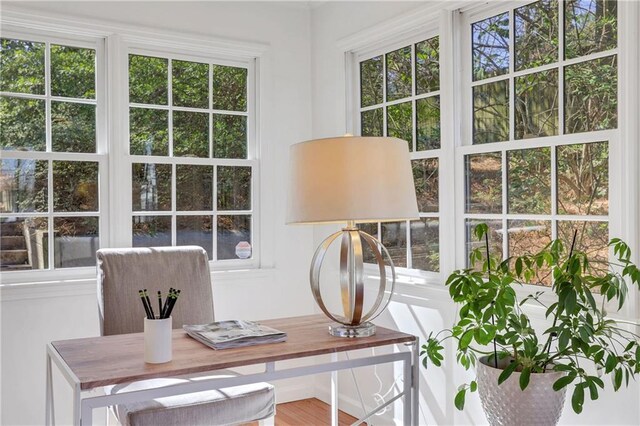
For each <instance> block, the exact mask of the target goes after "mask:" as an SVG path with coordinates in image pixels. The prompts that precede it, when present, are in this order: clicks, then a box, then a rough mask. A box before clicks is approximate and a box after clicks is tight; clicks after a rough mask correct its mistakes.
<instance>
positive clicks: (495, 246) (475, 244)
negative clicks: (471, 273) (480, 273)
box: [464, 219, 504, 269]
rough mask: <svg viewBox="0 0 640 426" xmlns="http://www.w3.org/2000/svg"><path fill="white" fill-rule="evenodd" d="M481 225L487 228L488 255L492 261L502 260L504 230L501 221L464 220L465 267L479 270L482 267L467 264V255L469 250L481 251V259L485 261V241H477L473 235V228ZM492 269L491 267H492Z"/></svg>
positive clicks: (477, 264)
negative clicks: (485, 225) (484, 224)
mask: <svg viewBox="0 0 640 426" xmlns="http://www.w3.org/2000/svg"><path fill="white" fill-rule="evenodd" d="M481 223H486V224H487V226H488V227H489V235H488V237H489V254H490V255H491V258H492V259H500V260H501V259H502V239H503V238H504V229H502V221H501V220H490V219H466V220H465V223H464V224H465V235H466V240H465V241H466V253H467V257H466V259H467V267H468V268H474V269H481V268H482V265H481V264H480V263H476V264H474V265H471V264H470V262H469V255H470V254H471V250H475V249H478V248H479V249H482V253H483V256H482V259H483V260H484V261H486V243H485V241H478V240H477V239H476V237H475V235H474V234H473V230H474V229H475V227H476V226H477V225H479V224H481ZM492 267H493V266H492Z"/></svg>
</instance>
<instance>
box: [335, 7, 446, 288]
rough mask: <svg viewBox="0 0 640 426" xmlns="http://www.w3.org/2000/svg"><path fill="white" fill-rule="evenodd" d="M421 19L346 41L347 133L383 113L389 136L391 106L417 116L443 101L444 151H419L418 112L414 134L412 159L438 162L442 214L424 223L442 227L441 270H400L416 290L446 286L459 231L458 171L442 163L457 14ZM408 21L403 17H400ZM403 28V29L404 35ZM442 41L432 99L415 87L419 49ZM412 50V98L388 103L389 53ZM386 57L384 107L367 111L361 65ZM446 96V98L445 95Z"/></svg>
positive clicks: (427, 13)
mask: <svg viewBox="0 0 640 426" xmlns="http://www.w3.org/2000/svg"><path fill="white" fill-rule="evenodd" d="M419 16H420V18H419V19H416V20H415V21H416V22H415V24H411V25H410V28H409V29H408V30H407V29H405V30H404V31H403V30H402V28H403V27H405V26H406V25H399V26H396V25H394V23H393V21H391V22H389V23H387V26H386V28H385V29H384V30H382V31H378V30H377V29H376V30H374V29H371V30H370V31H369V30H368V31H366V32H364V33H362V34H359V35H356V36H355V38H349V39H346V40H344V41H343V42H342V45H343V46H342V47H343V50H344V51H345V64H346V76H347V80H346V82H347V85H346V99H347V111H346V130H347V133H352V134H360V129H361V112H362V111H367V110H370V109H376V107H377V108H380V107H382V108H383V134H384V135H386V134H387V116H386V114H385V113H384V110H385V107H386V106H390V105H395V104H399V103H404V102H408V100H407V99H409V101H410V102H411V103H412V104H413V105H412V107H413V109H412V111H414V112H415V110H416V109H415V103H416V100H417V99H421V98H426V97H432V96H440V148H439V149H430V150H425V151H416V150H415V147H416V142H417V141H416V116H415V113H412V135H413V150H412V151H411V152H410V158H411V160H419V159H428V158H436V159H438V212H433V213H420V218H433V219H437V220H438V225H439V235H438V240H439V241H438V243H439V255H440V267H439V269H440V271H439V272H433V271H424V270H420V269H412V268H400V267H396V272H397V274H398V278H397V279H398V282H399V283H406V284H414V285H438V284H439V283H441V282H442V279H443V278H444V277H445V276H446V275H443V274H444V272H445V271H448V270H452V269H453V265H452V260H453V259H452V256H449V255H448V253H450V252H451V251H452V249H453V245H452V242H453V241H452V240H450V239H447V234H448V233H449V231H447V229H450V227H452V226H453V214H452V213H451V212H450V210H449V206H448V205H446V204H448V203H443V200H444V198H445V197H443V194H445V193H446V191H447V188H451V186H452V182H453V170H452V169H451V168H447V167H445V168H443V167H442V164H443V163H445V162H446V161H448V160H447V159H448V158H449V157H450V156H451V153H452V152H453V146H452V144H451V141H452V140H453V139H452V138H451V137H450V134H451V133H450V132H451V130H452V128H453V126H452V125H451V119H450V117H451V115H450V114H447V111H450V109H451V107H452V104H453V99H451V98H449V99H445V98H446V97H447V93H449V92H448V91H447V90H446V89H444V87H447V86H448V85H449V80H450V75H451V74H452V70H451V68H450V66H451V61H450V58H448V57H444V56H443V55H442V51H443V47H447V46H449V45H450V44H451V39H450V37H448V36H447V35H446V34H443V32H442V31H441V29H442V28H443V25H442V24H443V20H444V21H447V20H449V19H450V18H451V15H450V14H449V13H448V12H447V13H442V12H439V11H437V10H436V9H432V8H431V7H429V8H428V9H425V10H424V12H421V13H419ZM400 20H403V18H400ZM397 28H401V30H400V31H398V30H397ZM436 36H437V37H439V41H440V50H439V65H440V70H439V73H440V88H439V90H437V91H433V92H429V93H426V94H420V95H416V87H415V44H416V43H419V42H421V41H424V40H428V39H431V38H433V37H436ZM406 46H411V54H412V61H413V62H412V66H411V73H412V88H411V97H409V98H403V99H399V100H394V101H387V100H386V83H385V82H386V60H385V54H386V53H390V52H393V51H394V50H397V49H400V48H403V47H406ZM381 55H382V57H383V61H382V62H383V100H382V102H381V103H379V104H376V105H375V106H369V107H361V105H360V63H361V62H362V61H366V60H367V59H371V58H373V57H376V56H381ZM443 94H444V96H443ZM410 222H411V221H407V222H406V223H407V226H406V227H405V228H406V229H405V232H406V236H405V238H406V242H407V250H406V253H407V264H410V262H409V261H410V259H411V227H410V226H409V225H410ZM381 226H383V225H381V224H378V236H381V235H382V234H381V233H382V229H381ZM365 270H366V272H367V273H368V274H370V275H375V274H376V273H377V272H376V269H375V268H374V267H373V265H369V264H367V265H365Z"/></svg>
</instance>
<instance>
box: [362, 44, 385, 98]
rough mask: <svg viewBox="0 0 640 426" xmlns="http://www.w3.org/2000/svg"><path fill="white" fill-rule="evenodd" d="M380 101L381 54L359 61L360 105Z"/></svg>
mask: <svg viewBox="0 0 640 426" xmlns="http://www.w3.org/2000/svg"><path fill="white" fill-rule="evenodd" d="M379 103H382V56H376V57H375V58H371V59H368V60H366V61H363V62H360V105H361V106H363V107H366V106H370V105H376V104H379Z"/></svg>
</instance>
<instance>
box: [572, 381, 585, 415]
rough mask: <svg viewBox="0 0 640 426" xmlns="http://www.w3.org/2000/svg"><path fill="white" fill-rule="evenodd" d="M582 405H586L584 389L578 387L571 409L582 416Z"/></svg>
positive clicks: (575, 389) (574, 390)
mask: <svg viewBox="0 0 640 426" xmlns="http://www.w3.org/2000/svg"><path fill="white" fill-rule="evenodd" d="M582 404H584V388H583V387H582V386H579V385H578V386H576V387H575V388H574V389H573V395H572V396H571V407H572V408H573V411H575V412H576V413H577V414H580V413H582Z"/></svg>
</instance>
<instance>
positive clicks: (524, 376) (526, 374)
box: [520, 367, 531, 390]
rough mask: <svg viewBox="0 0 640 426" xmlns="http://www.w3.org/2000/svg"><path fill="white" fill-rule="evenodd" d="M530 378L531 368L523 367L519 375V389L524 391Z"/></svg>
mask: <svg viewBox="0 0 640 426" xmlns="http://www.w3.org/2000/svg"><path fill="white" fill-rule="evenodd" d="M530 378H531V367H525V368H524V369H522V373H520V389H522V390H525V389H526V388H527V386H529V379H530Z"/></svg>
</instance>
